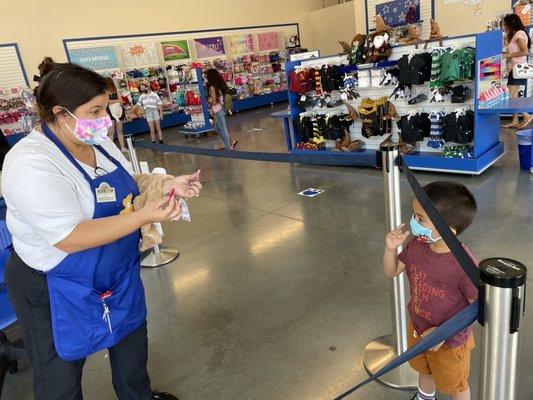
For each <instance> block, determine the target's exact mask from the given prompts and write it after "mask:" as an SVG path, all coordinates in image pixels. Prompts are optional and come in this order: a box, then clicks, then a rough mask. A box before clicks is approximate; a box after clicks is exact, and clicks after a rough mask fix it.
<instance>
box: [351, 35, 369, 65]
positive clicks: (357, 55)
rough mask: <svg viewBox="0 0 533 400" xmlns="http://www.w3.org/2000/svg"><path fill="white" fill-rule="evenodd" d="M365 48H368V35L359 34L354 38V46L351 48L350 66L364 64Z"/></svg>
mask: <svg viewBox="0 0 533 400" xmlns="http://www.w3.org/2000/svg"><path fill="white" fill-rule="evenodd" d="M365 46H366V35H362V34H360V33H358V34H357V35H355V36H354V38H353V40H352V46H351V48H350V64H351V65H358V64H364V63H365V62H366V60H365V50H366V49H365Z"/></svg>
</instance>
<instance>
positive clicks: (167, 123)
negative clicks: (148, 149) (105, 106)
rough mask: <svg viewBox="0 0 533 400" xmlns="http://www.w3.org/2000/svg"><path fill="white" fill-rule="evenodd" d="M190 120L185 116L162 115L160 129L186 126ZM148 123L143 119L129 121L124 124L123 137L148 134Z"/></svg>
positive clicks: (174, 114)
mask: <svg viewBox="0 0 533 400" xmlns="http://www.w3.org/2000/svg"><path fill="white" fill-rule="evenodd" d="M190 120H191V117H190V116H189V115H186V114H178V113H172V114H164V115H163V119H162V120H161V128H162V129H165V128H170V127H173V126H177V125H183V124H186V123H187V122H189V121H190ZM149 131H150V129H149V128H148V123H147V122H146V119H145V118H135V119H133V120H131V121H128V122H124V134H125V135H137V134H140V133H145V132H149Z"/></svg>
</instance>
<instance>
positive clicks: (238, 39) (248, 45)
mask: <svg viewBox="0 0 533 400" xmlns="http://www.w3.org/2000/svg"><path fill="white" fill-rule="evenodd" d="M227 39H228V47H229V53H230V54H231V55H235V54H244V53H253V51H254V41H253V38H252V35H251V34H249V33H246V34H244V35H230V36H227Z"/></svg>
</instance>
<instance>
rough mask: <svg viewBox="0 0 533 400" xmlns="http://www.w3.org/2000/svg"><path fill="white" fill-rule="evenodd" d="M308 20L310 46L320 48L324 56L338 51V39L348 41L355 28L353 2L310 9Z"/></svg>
mask: <svg viewBox="0 0 533 400" xmlns="http://www.w3.org/2000/svg"><path fill="white" fill-rule="evenodd" d="M309 20H310V31H311V38H312V44H313V46H310V47H312V48H313V49H320V52H321V55H324V56H327V55H332V54H336V53H339V52H340V51H341V46H340V45H339V43H338V42H339V40H342V41H345V42H348V43H350V42H351V40H352V38H353V37H354V35H355V33H356V30H357V29H356V18H355V12H354V3H353V2H349V3H343V4H339V5H336V6H331V7H326V8H323V9H321V10H316V11H311V12H310V14H309ZM310 50H311V48H310Z"/></svg>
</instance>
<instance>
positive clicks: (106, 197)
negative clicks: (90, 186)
mask: <svg viewBox="0 0 533 400" xmlns="http://www.w3.org/2000/svg"><path fill="white" fill-rule="evenodd" d="M94 191H95V192H96V202H97V203H114V202H116V201H117V195H116V194H115V188H114V187H111V186H110V185H109V183H107V182H102V183H101V184H100V186H98V187H97V188H96V189H94Z"/></svg>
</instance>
